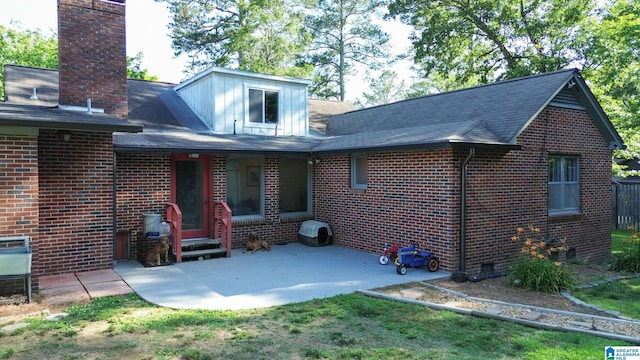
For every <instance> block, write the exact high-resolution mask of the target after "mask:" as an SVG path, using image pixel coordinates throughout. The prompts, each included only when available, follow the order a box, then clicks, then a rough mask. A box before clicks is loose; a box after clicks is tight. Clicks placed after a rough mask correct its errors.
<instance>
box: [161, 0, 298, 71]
mask: <svg viewBox="0 0 640 360" xmlns="http://www.w3.org/2000/svg"><path fill="white" fill-rule="evenodd" d="M156 1H158V2H166V3H167V4H168V5H169V10H170V12H171V13H172V14H173V22H172V23H170V24H169V29H170V30H171V38H172V46H173V49H174V52H175V54H176V55H181V54H187V55H188V56H189V57H190V59H191V61H190V64H189V69H188V72H191V73H195V72H198V71H201V70H203V69H205V68H208V67H211V66H220V67H231V68H237V69H240V70H246V71H253V72H260V73H268V74H276V75H288V76H297V77H303V76H308V75H309V74H310V73H311V68H310V66H308V65H306V64H301V63H299V62H298V55H299V54H301V53H302V52H303V50H304V48H305V46H306V45H307V44H308V38H307V37H305V36H302V35H301V30H302V19H303V14H302V12H300V11H296V10H295V9H294V7H293V6H292V5H290V4H288V3H286V0H240V1H232V0H198V1H183V0H156Z"/></svg>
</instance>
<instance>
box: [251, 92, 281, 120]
mask: <svg viewBox="0 0 640 360" xmlns="http://www.w3.org/2000/svg"><path fill="white" fill-rule="evenodd" d="M278 98H279V96H278V92H277V91H269V90H262V89H253V88H250V89H249V122H251V123H256V124H277V123H278Z"/></svg>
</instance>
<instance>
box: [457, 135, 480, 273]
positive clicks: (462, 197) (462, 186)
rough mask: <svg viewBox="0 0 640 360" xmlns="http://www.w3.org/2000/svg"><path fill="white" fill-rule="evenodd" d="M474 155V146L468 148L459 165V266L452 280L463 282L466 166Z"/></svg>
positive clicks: (464, 271) (465, 242) (464, 268)
mask: <svg viewBox="0 0 640 360" xmlns="http://www.w3.org/2000/svg"><path fill="white" fill-rule="evenodd" d="M475 155H476V148H474V147H471V148H469V154H468V155H467V158H466V159H464V161H463V162H462V165H461V167H460V267H459V268H458V270H457V271H456V272H455V273H454V274H453V275H452V277H453V280H455V281H457V282H464V281H466V280H467V270H466V249H467V166H468V165H469V162H471V159H473V157H474V156H475Z"/></svg>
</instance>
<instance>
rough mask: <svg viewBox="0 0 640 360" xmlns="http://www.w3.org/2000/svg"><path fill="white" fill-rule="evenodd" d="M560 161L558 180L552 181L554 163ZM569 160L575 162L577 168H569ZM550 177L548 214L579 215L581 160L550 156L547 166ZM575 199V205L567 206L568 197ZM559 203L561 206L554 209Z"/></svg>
mask: <svg viewBox="0 0 640 360" xmlns="http://www.w3.org/2000/svg"><path fill="white" fill-rule="evenodd" d="M554 160H555V161H558V162H559V166H558V171H559V174H557V176H556V179H552V177H553V174H552V169H551V163H552V161H554ZM568 160H572V161H574V164H575V167H569V166H568V165H569V164H568ZM547 171H548V176H547V181H548V192H547V196H548V201H547V206H548V213H549V215H567V214H578V213H579V212H580V158H579V157H578V156H564V155H549V163H548V166H547ZM572 193H573V196H574V197H575V205H574V204H573V203H572V204H567V202H566V199H567V197H568V196H572V195H571V194H572ZM552 200H555V201H553V202H554V203H555V202H558V203H559V206H555V207H552Z"/></svg>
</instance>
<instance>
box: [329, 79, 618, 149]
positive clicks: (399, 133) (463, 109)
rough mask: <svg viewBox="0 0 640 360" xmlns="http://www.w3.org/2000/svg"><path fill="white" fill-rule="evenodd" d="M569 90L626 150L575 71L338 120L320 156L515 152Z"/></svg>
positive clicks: (364, 111)
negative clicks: (423, 149)
mask: <svg viewBox="0 0 640 360" xmlns="http://www.w3.org/2000/svg"><path fill="white" fill-rule="evenodd" d="M570 82H571V83H572V85H571V86H567V84H569V83H570ZM563 89H568V90H567V91H571V92H572V96H575V97H577V98H578V99H579V100H578V101H580V102H581V104H582V106H584V108H586V109H587V111H589V112H590V113H591V115H592V116H593V117H594V121H595V122H596V125H597V126H598V127H599V128H600V130H601V131H602V132H603V135H604V136H605V137H607V138H608V139H609V141H611V142H613V144H612V146H614V147H615V146H623V145H622V140H621V139H620V137H619V135H618V134H617V133H616V131H615V129H614V128H613V126H612V125H611V123H610V121H609V119H608V118H607V117H606V115H605V114H604V112H603V111H602V109H601V108H600V106H599V105H598V104H597V102H596V101H595V99H594V98H593V95H592V94H591V92H590V91H589V89H588V87H587V86H586V84H585V82H584V80H583V79H582V78H581V77H580V75H579V74H578V72H577V71H576V70H573V69H570V70H560V71H555V72H550V73H546V74H541V75H535V76H528V77H524V78H519V79H513V80H508V81H502V82H497V83H493V84H490V85H483V86H477V87H472V88H468V89H462V90H457V91H451V92H447V93H441V94H436V95H429V96H424V97H419V98H414V99H409V100H404V101H399V102H396V103H392V104H387V105H381V106H376V107H371V108H366V109H362V110H358V111H352V112H348V113H345V114H341V115H336V116H332V117H331V118H330V120H329V122H328V126H327V130H326V134H327V136H328V137H329V139H328V140H327V141H325V142H323V143H322V144H321V145H320V146H319V147H318V148H316V151H344V150H356V149H384V148H399V147H416V146H419V145H422V146H441V145H449V146H455V145H456V144H465V145H467V146H468V145H473V144H478V145H484V146H487V145H489V146H506V147H510V146H515V145H517V144H516V138H517V136H518V135H519V134H520V133H521V132H522V131H523V130H524V129H525V128H526V127H527V126H528V125H529V123H530V122H531V121H533V119H534V118H535V117H536V116H537V115H538V114H539V113H540V111H542V109H544V107H545V106H547V105H548V104H549V103H551V102H552V101H553V100H554V98H555V97H556V95H558V93H560V91H562V90H563Z"/></svg>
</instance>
